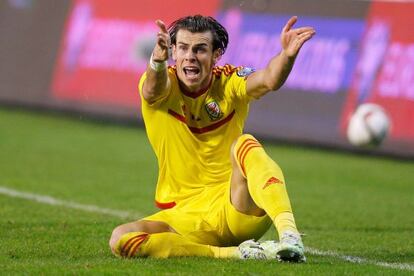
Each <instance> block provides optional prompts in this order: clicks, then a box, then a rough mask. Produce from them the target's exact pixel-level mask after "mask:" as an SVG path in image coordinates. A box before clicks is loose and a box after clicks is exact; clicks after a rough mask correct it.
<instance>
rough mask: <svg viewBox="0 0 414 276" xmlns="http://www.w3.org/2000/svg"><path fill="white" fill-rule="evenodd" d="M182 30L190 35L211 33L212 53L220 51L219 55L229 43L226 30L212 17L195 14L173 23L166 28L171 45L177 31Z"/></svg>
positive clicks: (175, 38)
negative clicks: (190, 33)
mask: <svg viewBox="0 0 414 276" xmlns="http://www.w3.org/2000/svg"><path fill="white" fill-rule="evenodd" d="M183 29H184V30H187V31H190V32H192V33H202V32H205V31H211V33H212V34H213V51H215V50H216V49H220V50H221V55H222V54H224V52H225V51H226V48H227V44H228V43H229V34H228V33H227V31H226V29H225V28H224V27H223V26H222V25H221V24H220V23H219V22H218V21H217V20H216V19H214V18H213V17H211V16H202V15H200V14H197V15H193V16H186V17H182V18H180V19H178V20H176V21H174V22H173V23H171V25H170V26H169V27H168V32H169V33H170V37H171V44H174V45H175V44H176V42H177V33H178V31H179V30H183Z"/></svg>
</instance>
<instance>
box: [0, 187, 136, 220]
mask: <svg viewBox="0 0 414 276" xmlns="http://www.w3.org/2000/svg"><path fill="white" fill-rule="evenodd" d="M0 194H3V195H6V196H10V197H16V198H22V199H27V200H31V201H36V202H40V203H44V204H48V205H53V206H63V207H66V208H71V209H76V210H82V211H86V212H91V213H98V214H104V215H111V216H114V217H119V218H123V219H126V218H134V219H137V218H139V217H142V215H140V214H132V213H130V212H126V211H121V210H114V209H107V208H101V207H99V206H95V205H89V204H81V203H76V202H72V201H66V200H60V199H56V198H53V197H50V196H45V195H38V194H32V193H27V192H20V191H17V190H13V189H10V188H6V187H3V186H0Z"/></svg>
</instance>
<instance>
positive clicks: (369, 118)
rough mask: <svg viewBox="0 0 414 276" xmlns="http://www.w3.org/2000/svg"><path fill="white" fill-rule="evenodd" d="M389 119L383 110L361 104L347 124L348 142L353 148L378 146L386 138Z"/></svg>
mask: <svg viewBox="0 0 414 276" xmlns="http://www.w3.org/2000/svg"><path fill="white" fill-rule="evenodd" d="M389 130H390V119H389V117H388V115H387V113H386V112H385V111H384V109H383V108H382V107H381V106H379V105H377V104H372V103H366V104H361V105H360V106H359V107H358V108H357V110H356V111H355V112H354V114H352V116H351V119H350V120H349V123H348V128H347V137H348V141H349V142H350V143H351V144H352V145H354V146H378V145H380V144H381V143H382V142H383V141H384V139H385V138H386V137H387V135H388V132H389Z"/></svg>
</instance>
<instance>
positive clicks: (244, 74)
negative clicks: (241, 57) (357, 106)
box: [237, 67, 256, 77]
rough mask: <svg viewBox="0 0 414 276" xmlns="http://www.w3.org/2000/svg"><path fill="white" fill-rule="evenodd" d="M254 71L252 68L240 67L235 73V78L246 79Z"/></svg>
mask: <svg viewBox="0 0 414 276" xmlns="http://www.w3.org/2000/svg"><path fill="white" fill-rule="evenodd" d="M254 71H256V70H255V69H254V68H250V67H242V68H240V69H239V70H238V71H237V76H239V77H247V76H248V75H250V74H251V73H253V72H254Z"/></svg>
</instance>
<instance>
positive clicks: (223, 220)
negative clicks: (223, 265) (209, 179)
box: [142, 183, 272, 246]
mask: <svg viewBox="0 0 414 276" xmlns="http://www.w3.org/2000/svg"><path fill="white" fill-rule="evenodd" d="M142 220H151V221H162V222H165V223H167V224H168V225H169V226H171V227H172V228H173V229H174V230H175V231H176V232H177V233H179V234H181V235H183V236H185V237H187V238H188V239H190V240H192V241H194V242H197V243H200V244H208V245H215V246H236V245H239V244H240V243H241V242H243V241H245V240H248V239H259V238H260V237H261V236H262V235H263V234H264V233H265V232H266V231H267V230H268V229H269V227H270V225H271V224H272V222H271V220H270V219H269V217H268V216H267V215H264V216H261V217H256V216H250V215H246V214H243V213H240V212H239V211H237V210H236V209H235V208H234V206H233V205H232V204H231V202H230V183H229V184H227V185H226V184H224V185H221V186H214V187H206V188H205V189H204V191H203V192H202V193H199V194H198V195H197V196H194V197H192V198H189V199H188V200H187V201H185V202H181V203H179V204H178V205H177V206H175V207H174V208H171V209H166V210H163V211H160V212H158V213H155V214H154V215H151V216H148V217H146V218H143V219H142Z"/></svg>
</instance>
